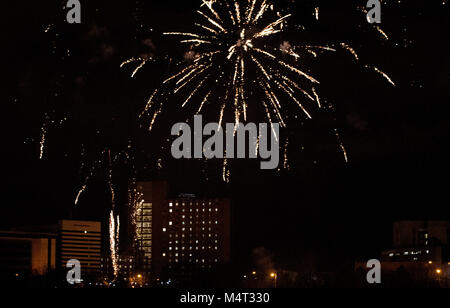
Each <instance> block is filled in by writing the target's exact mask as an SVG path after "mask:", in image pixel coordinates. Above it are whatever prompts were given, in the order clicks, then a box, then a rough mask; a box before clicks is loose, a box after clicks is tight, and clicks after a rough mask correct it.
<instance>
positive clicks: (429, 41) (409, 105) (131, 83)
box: [0, 0, 450, 264]
mask: <svg viewBox="0 0 450 308" xmlns="http://www.w3.org/2000/svg"><path fill="white" fill-rule="evenodd" d="M147 2H149V1H147ZM151 2H152V3H144V1H125V0H119V1H82V12H83V15H82V24H81V25H68V24H66V23H65V22H64V17H65V12H64V11H63V6H64V1H45V2H44V3H42V2H39V1H26V2H25V3H24V2H20V3H19V2H13V3H11V4H8V8H5V9H4V10H3V17H2V18H1V19H0V23H1V30H0V31H1V35H2V38H3V44H2V48H1V53H2V54H3V57H2V59H3V61H2V70H1V71H2V91H1V93H2V94H1V95H2V107H3V108H2V124H3V125H2V126H3V129H2V132H1V133H2V139H1V140H2V146H1V158H2V162H3V168H2V169H3V172H2V175H3V181H2V182H3V183H2V194H1V197H0V202H1V203H0V204H1V205H2V210H1V217H0V227H4V228H6V227H11V226H13V227H17V226H21V225H25V224H32V223H40V222H53V221H55V220H56V219H57V218H60V217H62V216H63V215H65V214H66V213H67V211H68V210H69V209H71V208H73V202H74V199H75V196H76V195H77V193H78V190H79V189H80V187H81V186H82V185H83V183H84V181H85V178H86V176H87V175H88V174H89V169H90V168H91V167H92V166H93V165H95V163H94V162H95V161H97V160H101V162H100V163H99V164H97V168H96V169H95V172H94V175H93V176H92V177H91V179H90V181H89V182H88V188H87V190H86V193H85V194H84V195H83V196H82V199H81V201H80V204H79V206H78V207H77V208H76V209H75V210H74V211H75V212H76V213H77V215H80V217H87V218H101V217H104V216H105V213H106V212H107V211H108V210H109V209H110V206H111V202H110V197H109V191H108V186H107V182H106V176H107V172H108V164H107V159H106V158H107V157H106V155H105V154H101V153H102V151H104V150H105V149H109V150H110V151H111V153H112V155H113V156H114V155H116V154H117V153H119V152H120V151H123V150H125V149H128V151H129V153H131V154H132V156H133V157H134V159H132V160H126V159H121V158H119V159H117V161H116V162H115V163H114V168H113V171H114V173H113V174H114V183H115V186H116V189H117V191H118V195H119V198H118V203H119V204H125V202H126V189H127V183H128V180H129V179H130V178H131V177H133V176H136V178H137V179H140V180H142V179H143V180H150V179H168V180H169V181H170V182H171V183H172V187H173V191H174V192H190V191H194V192H197V193H202V194H208V195H212V196H214V195H219V196H228V197H231V198H232V199H233V204H234V207H233V235H234V241H233V248H234V252H235V258H236V259H239V260H241V259H243V260H248V259H249V258H250V255H251V251H252V249H253V248H255V247H258V246H264V247H267V248H268V249H270V250H272V251H274V254H275V256H276V258H277V259H279V260H280V262H289V263H293V262H295V260H296V259H297V258H301V257H302V256H304V255H305V254H308V253H311V252H312V253H316V254H318V255H320V256H321V259H323V260H325V261H326V262H324V263H327V264H330V262H331V260H334V261H336V260H339V261H338V262H334V263H339V264H340V263H341V261H340V260H351V258H359V257H366V256H369V257H370V256H373V255H374V254H377V253H378V252H379V251H380V250H381V249H383V248H386V247H388V246H389V245H390V232H391V223H392V221H393V220H396V219H409V218H414V219H427V218H433V219H449V215H450V211H449V210H448V206H447V203H448V202H447V199H448V198H447V192H448V180H447V177H448V174H449V173H448V172H449V168H448V167H449V163H448V158H449V157H450V156H449V154H450V153H449V146H448V140H449V138H448V137H449V121H448V115H449V111H450V108H449V98H450V93H449V86H450V80H449V76H450V74H449V72H450V57H449V55H450V48H449V44H448V37H449V33H448V29H449V14H448V13H449V10H448V4H443V1H442V0H440V1H425V0H423V1H402V2H404V3H400V4H399V3H397V1H386V2H389V3H392V4H386V5H384V6H383V22H382V24H381V27H382V28H383V29H384V31H385V32H386V33H387V34H388V35H389V37H390V39H389V40H388V41H386V40H384V39H383V38H382V37H381V36H380V34H379V33H378V32H377V31H376V30H375V29H374V27H373V26H370V25H369V24H368V23H367V22H365V20H364V15H361V13H360V12H358V10H356V5H355V4H357V3H359V4H362V5H364V4H365V1H346V4H345V5H343V4H340V3H337V2H338V1H300V0H298V1H279V2H280V3H281V4H280V6H281V7H282V8H283V10H287V9H288V6H287V3H290V2H294V3H291V4H289V5H290V6H289V7H290V9H291V10H292V13H293V16H292V20H291V24H302V25H304V26H305V27H306V31H296V30H294V29H290V31H288V32H287V34H286V39H288V40H289V41H295V42H303V41H307V42H311V43H330V44H333V43H340V42H347V43H348V44H350V45H352V46H353V47H354V48H355V49H356V50H357V51H358V53H359V55H360V58H361V60H360V63H356V62H355V61H354V58H352V56H351V55H349V54H348V53H346V52H344V51H342V50H340V51H338V52H337V53H334V54H333V53H332V54H326V53H324V54H322V55H321V56H319V58H318V59H316V60H314V61H311V63H308V66H309V68H310V69H311V71H313V72H314V74H315V76H317V77H318V78H319V79H320V81H321V87H320V92H321V96H322V97H323V98H324V99H325V100H326V101H327V102H329V103H332V104H333V105H334V106H335V111H334V112H331V111H328V112H317V113H316V114H315V115H314V119H313V120H310V121H299V122H298V123H293V124H292V125H291V126H290V127H289V129H288V130H287V131H285V132H284V133H285V134H286V135H288V136H289V137H290V145H289V165H290V170H289V171H288V170H281V171H280V172H275V171H273V172H261V171H259V170H258V165H257V164H256V162H249V161H239V162H234V163H232V176H231V180H232V181H231V183H230V184H225V183H223V182H222V181H221V176H222V173H221V172H222V170H221V162H211V163H209V164H207V165H206V164H205V163H203V162H198V161H174V160H173V159H171V158H170V153H168V146H169V143H168V138H170V127H171V125H173V124H174V123H176V122H179V120H183V118H182V117H184V116H186V115H185V114H182V113H181V111H180V109H177V108H175V107H174V106H175V104H174V102H173V101H172V104H169V106H168V107H167V109H166V110H165V112H164V113H163V114H162V116H161V118H160V119H159V124H158V125H157V127H156V129H155V131H154V132H153V133H152V134H149V133H148V131H147V129H146V128H147V125H148V123H147V122H145V120H141V121H140V120H139V119H138V115H139V113H140V112H141V111H142V109H143V107H144V106H145V103H146V101H147V99H148V97H149V95H150V94H151V92H152V89H153V88H155V87H157V85H158V83H159V82H160V81H161V78H163V76H165V75H166V74H167V70H168V68H167V65H166V63H165V62H164V61H160V62H159V63H157V64H156V65H149V66H146V67H145V68H144V69H143V70H142V71H141V72H140V73H139V74H138V75H137V76H136V78H135V79H131V78H130V73H131V70H132V68H131V67H129V68H127V69H120V68H119V65H120V63H121V62H122V61H124V60H125V59H128V58H131V57H133V56H139V55H140V54H143V53H144V54H152V55H154V56H155V57H158V58H164V57H165V56H167V57H168V58H174V59H176V58H180V57H182V56H183V54H184V53H185V52H186V51H187V48H186V47H180V46H179V45H178V44H177V42H176V40H174V39H172V38H167V37H164V36H162V35H161V33H162V32H164V31H178V30H180V29H181V30H184V29H189V28H190V27H191V25H192V23H193V21H194V20H195V19H196V18H197V17H196V16H195V15H194V12H195V9H196V8H197V7H198V3H200V1H184V4H183V5H182V6H180V4H179V3H180V1H172V0H166V1H151ZM154 2H157V3H154ZM277 2H278V1H277ZM329 2H333V3H329ZM339 2H340V1H339ZM316 5H319V6H320V8H321V10H320V22H319V23H318V22H317V21H315V19H314V17H313V15H312V13H313V8H314V7H315V6H316ZM46 29H47V32H46V31H45V30H46ZM365 64H370V65H374V66H377V67H379V68H380V69H382V70H383V71H385V72H386V73H388V74H389V75H390V76H391V77H392V79H393V80H394V81H395V82H396V84H397V86H396V87H392V86H391V85H390V84H389V83H387V82H386V80H385V79H383V77H382V76H380V75H379V74H376V73H374V72H373V71H370V70H368V69H366V68H364V65H365ZM178 104H179V102H177V105H178ZM44 123H47V125H46V126H45V127H46V128H47V134H46V142H45V147H44V157H43V159H42V160H39V149H40V141H41V132H42V131H41V129H42V127H43V125H44ZM141 126H142V127H141ZM335 128H337V129H338V130H339V131H340V133H341V138H342V141H343V143H344V144H345V146H346V149H347V151H348V155H349V158H350V162H349V163H348V164H346V163H345V161H344V160H343V155H342V152H341V151H340V149H339V143H338V142H337V140H336V137H335V135H334V129H335ZM129 146H130V147H129ZM159 159H162V163H163V168H162V169H158V168H157V167H156V166H157V162H158V160H159ZM334 263H333V262H331V264H334Z"/></svg>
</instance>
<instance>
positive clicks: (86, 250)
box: [58, 220, 102, 276]
mask: <svg viewBox="0 0 450 308" xmlns="http://www.w3.org/2000/svg"><path fill="white" fill-rule="evenodd" d="M59 232H60V233H59V257H58V259H59V260H58V263H59V266H60V268H61V269H63V271H65V270H66V265H67V262H68V261H69V260H72V259H76V260H78V261H80V264H81V273H82V275H89V276H92V275H99V274H100V273H101V259H102V240H101V239H102V233H101V223H100V222H93V221H78V220H61V221H60V222H59Z"/></svg>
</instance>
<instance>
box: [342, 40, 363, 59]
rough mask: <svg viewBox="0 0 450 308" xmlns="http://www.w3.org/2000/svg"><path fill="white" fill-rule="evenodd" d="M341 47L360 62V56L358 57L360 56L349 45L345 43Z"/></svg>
mask: <svg viewBox="0 0 450 308" xmlns="http://www.w3.org/2000/svg"><path fill="white" fill-rule="evenodd" d="M341 46H342V47H343V48H344V49H346V50H348V51H349V52H350V53H351V54H352V55H353V56H354V57H355V59H356V61H359V56H358V54H357V53H356V51H355V50H354V49H353V48H352V47H350V46H349V45H347V44H345V43H341Z"/></svg>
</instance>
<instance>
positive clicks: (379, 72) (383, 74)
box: [366, 65, 396, 87]
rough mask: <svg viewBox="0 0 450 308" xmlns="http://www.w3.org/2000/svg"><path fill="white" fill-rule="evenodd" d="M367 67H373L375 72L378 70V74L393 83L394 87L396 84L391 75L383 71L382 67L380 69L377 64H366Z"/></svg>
mask: <svg viewBox="0 0 450 308" xmlns="http://www.w3.org/2000/svg"><path fill="white" fill-rule="evenodd" d="M366 67H367V68H372V69H373V70H374V71H375V72H377V73H378V74H380V75H381V76H383V77H384V78H385V79H386V80H387V81H388V82H389V83H390V84H391V85H393V86H394V87H395V86H396V84H395V82H394V81H392V79H391V77H389V76H388V75H387V74H386V73H385V72H383V71H381V70H380V69H378V68H377V67H375V66H370V65H366Z"/></svg>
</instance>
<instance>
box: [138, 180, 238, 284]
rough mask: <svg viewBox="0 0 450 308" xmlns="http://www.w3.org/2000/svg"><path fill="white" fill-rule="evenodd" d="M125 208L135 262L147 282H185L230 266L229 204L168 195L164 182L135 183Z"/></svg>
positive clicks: (191, 196) (220, 201)
mask: <svg viewBox="0 0 450 308" xmlns="http://www.w3.org/2000/svg"><path fill="white" fill-rule="evenodd" d="M134 195H135V197H134V202H133V204H132V205H131V206H130V219H131V224H130V225H131V226H132V228H133V229H134V230H132V231H134V232H132V234H133V236H134V238H135V248H136V252H137V259H141V260H142V264H140V265H139V263H138V264H137V266H138V268H139V267H140V268H143V269H144V270H145V271H147V272H148V273H151V279H152V280H158V279H160V280H164V279H167V278H170V279H172V280H174V279H189V278H190V277H191V275H193V274H196V273H198V272H203V271H204V272H208V271H213V270H214V268H217V266H218V265H221V264H227V263H229V261H230V201H229V200H227V199H216V198H197V197H196V196H195V195H180V196H177V197H175V198H170V197H169V196H168V189H167V183H166V182H139V183H137V184H136V187H135V188H134Z"/></svg>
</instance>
